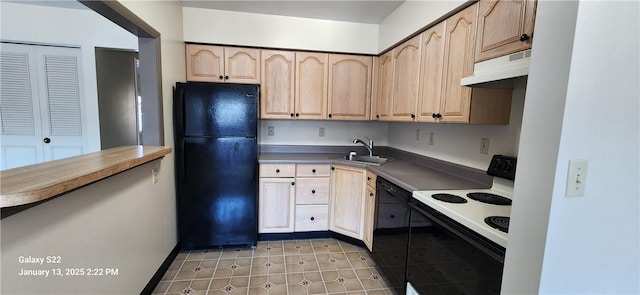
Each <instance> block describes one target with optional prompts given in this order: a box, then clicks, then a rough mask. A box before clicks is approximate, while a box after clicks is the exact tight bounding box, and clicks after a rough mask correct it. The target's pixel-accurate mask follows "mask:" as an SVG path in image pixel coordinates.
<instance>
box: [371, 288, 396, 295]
mask: <svg viewBox="0 0 640 295" xmlns="http://www.w3.org/2000/svg"><path fill="white" fill-rule="evenodd" d="M367 294H368V295H394V294H393V292H392V291H391V290H389V289H380V290H367Z"/></svg>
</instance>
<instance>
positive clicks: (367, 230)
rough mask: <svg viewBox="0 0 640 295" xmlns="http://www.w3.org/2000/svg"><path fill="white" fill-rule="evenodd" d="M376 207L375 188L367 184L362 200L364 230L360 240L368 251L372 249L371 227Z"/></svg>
mask: <svg viewBox="0 0 640 295" xmlns="http://www.w3.org/2000/svg"><path fill="white" fill-rule="evenodd" d="M375 209H376V189H375V188H372V187H370V186H367V196H366V197H365V201H364V230H363V234H362V241H363V242H364V244H365V245H366V246H367V249H369V251H373V227H374V222H375V221H374V218H375V216H374V215H375Z"/></svg>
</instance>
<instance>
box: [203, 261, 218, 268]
mask: <svg viewBox="0 0 640 295" xmlns="http://www.w3.org/2000/svg"><path fill="white" fill-rule="evenodd" d="M216 265H218V260H202V261H201V262H200V266H202V267H204V268H212V269H215V268H216Z"/></svg>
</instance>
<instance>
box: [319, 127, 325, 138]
mask: <svg viewBox="0 0 640 295" xmlns="http://www.w3.org/2000/svg"><path fill="white" fill-rule="evenodd" d="M318 136H320V137H324V127H320V129H318Z"/></svg>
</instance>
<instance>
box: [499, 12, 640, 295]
mask: <svg viewBox="0 0 640 295" xmlns="http://www.w3.org/2000/svg"><path fill="white" fill-rule="evenodd" d="M639 8H640V7H639V6H638V2H617V1H616V2H605V1H593V2H592V1H585V2H579V3H578V2H577V1H561V2H550V1H541V2H538V10H537V19H536V27H535V32H536V37H535V38H536V39H535V41H534V46H533V51H532V60H531V70H530V73H529V81H528V88H527V95H526V102H525V112H524V116H523V123H522V135H521V141H520V150H519V161H518V177H517V178H516V181H515V191H514V195H515V196H516V199H515V200H514V203H513V207H512V210H511V214H512V215H511V216H512V219H511V224H510V231H509V232H510V233H509V245H508V246H507V249H508V250H507V256H506V261H505V273H504V276H503V288H502V291H503V293H505V294H535V293H541V294H587V293H590V294H614V293H617V294H638V293H640V273H639V269H640V258H639V251H640V245H639V239H640V237H639V235H640V234H639V233H640V225H639V222H640V214H639V207H640V206H639V205H640V204H639V196H640V189H639V184H638V183H639V180H640V172H639V168H638V167H639V163H640V158H639V154H640V144H639V140H640V138H639V137H640V120H639V116H640V112H639V110H640V108H639V107H640V106H639V101H638V97H640V91H639V90H638V81H639V80H640V73H639V70H638V64H640V60H639V55H638V52H639V51H640V48H639V47H638V44H639V41H640V40H639V38H638V36H640V32H639V28H640V25H639V23H638V17H639V15H638V11H639ZM612 32H615V33H612ZM574 38H575V39H574ZM599 114H602V116H600V115H599ZM571 159H586V160H588V161H589V167H588V173H587V174H588V175H587V180H586V191H585V195H584V196H583V197H574V198H566V197H565V190H566V183H567V171H568V163H569V160H571Z"/></svg>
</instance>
